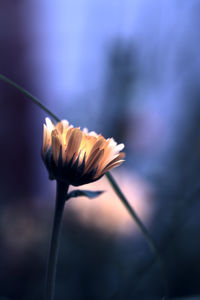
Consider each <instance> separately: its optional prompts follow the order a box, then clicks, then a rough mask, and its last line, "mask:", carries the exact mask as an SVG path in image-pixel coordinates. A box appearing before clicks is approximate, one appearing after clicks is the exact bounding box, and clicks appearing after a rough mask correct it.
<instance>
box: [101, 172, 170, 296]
mask: <svg viewBox="0 0 200 300" xmlns="http://www.w3.org/2000/svg"><path fill="white" fill-rule="evenodd" d="M106 177H107V179H108V180H109V182H110V184H111V185H112V187H113V189H114V190H115V192H116V194H117V195H118V197H119V198H120V200H121V201H122V203H123V204H124V206H125V207H126V209H127V210H128V212H129V213H130V215H131V216H132V218H133V219H134V221H135V222H136V224H137V225H138V227H139V228H140V230H141V232H142V233H143V235H144V236H145V238H146V241H147V242H148V244H149V246H150V248H151V249H152V251H153V253H154V255H155V257H156V258H157V261H158V263H159V267H160V270H161V274H162V277H163V278H162V279H163V288H164V291H165V296H166V297H167V295H168V285H167V279H166V274H165V269H164V263H163V260H162V258H161V256H160V253H159V251H158V249H157V246H156V244H155V242H154V240H153V239H152V237H151V235H150V233H149V232H148V230H147V229H146V227H145V226H144V224H143V223H142V221H141V220H140V218H139V217H138V215H137V214H136V212H135V210H134V209H133V207H132V206H131V205H130V203H129V202H128V200H127V199H126V197H125V196H124V194H123V193H122V191H121V189H120V188H119V186H118V184H117V183H116V181H115V179H114V178H113V176H112V175H111V173H109V172H107V173H106Z"/></svg>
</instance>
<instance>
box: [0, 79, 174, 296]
mask: <svg viewBox="0 0 200 300" xmlns="http://www.w3.org/2000/svg"><path fill="white" fill-rule="evenodd" d="M0 79H1V80H3V81H4V82H7V83H8V84H9V85H11V86H13V87H15V88H16V89H17V90H19V91H20V92H21V93H23V94H24V95H26V96H27V97H28V98H29V99H30V100H31V101H33V102H34V103H35V104H37V105H38V106H39V107H40V108H41V109H43V110H44V111H46V112H47V113H48V114H49V115H50V116H51V117H52V118H54V119H55V120H56V121H57V122H59V121H60V119H59V118H58V117H57V116H56V115H54V114H53V113H52V112H51V111H50V110H49V109H48V108H46V106H44V105H43V104H42V103H41V102H40V101H39V100H38V99H37V98H36V97H34V96H33V95H32V94H30V93H29V92H28V91H27V90H25V89H24V88H22V87H21V86H19V85H18V84H16V83H15V82H13V81H12V80H10V79H9V78H7V77H6V76H4V75H2V74H0ZM106 177H107V179H108V181H109V182H110V184H111V186H112V188H113V189H114V191H115V193H116V194H117V195H118V197H119V198H120V200H121V201H122V203H123V204H124V206H125V207H126V209H127V210H128V212H129V213H130V215H131V216H132V218H133V220H134V221H135V222H136V224H137V225H138V227H139V228H140V230H141V232H142V233H143V235H144V237H145V238H146V240H147V242H148V244H149V246H150V247H151V249H152V251H153V253H154V254H155V257H156V258H157V261H158V262H159V266H160V270H161V273H162V277H163V285H164V289H165V296H167V295H168V287H167V279H166V275H165V271H164V264H163V261H162V258H161V256H160V254H159V251H158V249H157V247H156V245H155V243H154V241H153V239H152V238H151V235H150V234H149V232H148V230H147V229H146V227H145V226H144V224H143V223H142V221H141V220H140V218H139V217H138V215H137V214H136V212H135V211H134V209H133V208H132V207H131V206H130V204H129V202H128V200H127V199H126V197H125V196H124V194H123V193H122V191H121V190H120V188H119V186H118V184H117V183H116V181H115V180H114V178H113V177H112V175H111V174H110V172H107V173H106Z"/></svg>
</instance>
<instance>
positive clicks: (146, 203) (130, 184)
mask: <svg viewBox="0 0 200 300" xmlns="http://www.w3.org/2000/svg"><path fill="white" fill-rule="evenodd" d="M114 176H115V178H116V180H117V181H118V182H120V187H121V189H122V191H123V193H124V194H125V196H126V197H127V199H128V200H129V202H130V204H131V205H132V206H133V208H134V209H135V211H136V212H137V214H138V215H139V217H140V218H141V219H142V220H143V222H144V223H145V224H146V225H147V224H149V223H150V222H151V220H152V215H153V210H154V205H153V204H154V203H153V201H152V198H153V194H154V192H153V189H152V187H151V186H150V185H149V184H148V183H147V182H145V181H144V180H143V179H142V178H140V177H138V176H137V175H136V174H134V173H132V172H127V171H125V170H121V169H120V170H117V171H116V172H115V174H114ZM81 189H83V190H84V189H86V190H88V189H89V190H94V191H95V190H104V191H105V193H103V194H102V195H100V196H98V197H97V198H96V199H87V198H86V197H79V198H74V199H71V200H72V201H71V200H70V201H69V202H67V210H66V214H65V216H66V220H67V219H68V214H70V213H71V211H73V214H74V213H75V214H76V215H77V217H78V219H79V220H80V222H81V223H82V224H83V225H85V226H88V227H92V228H96V229H98V230H100V231H102V232H106V233H108V234H114V235H126V234H140V231H139V229H138V226H137V225H136V224H135V222H134V221H133V219H132V217H131V216H130V214H129V213H128V211H127V209H126V208H125V207H124V205H123V204H122V202H121V201H120V199H119V198H118V196H117V195H116V194H115V192H114V191H113V189H112V187H111V185H110V183H109V182H108V180H107V179H106V178H105V177H103V178H102V179H100V180H98V181H96V182H95V183H93V184H92V185H85V186H84V187H82V188H81Z"/></svg>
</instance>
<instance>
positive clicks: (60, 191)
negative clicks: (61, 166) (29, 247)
mask: <svg viewBox="0 0 200 300" xmlns="http://www.w3.org/2000/svg"><path fill="white" fill-rule="evenodd" d="M67 190H68V186H67V187H66V184H64V183H62V182H59V181H57V191H56V206H55V214H54V220H53V230H52V236H51V243H50V248H49V258H48V263H47V275H46V288H45V300H53V299H54V290H55V279H56V265H57V260H58V250H59V238H60V229H61V223H62V215H63V211H64V205H65V198H66V194H67Z"/></svg>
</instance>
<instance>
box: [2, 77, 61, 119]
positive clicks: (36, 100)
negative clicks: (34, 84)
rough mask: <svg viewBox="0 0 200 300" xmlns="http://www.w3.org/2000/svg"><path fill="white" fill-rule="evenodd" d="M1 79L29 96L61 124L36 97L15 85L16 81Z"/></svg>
mask: <svg viewBox="0 0 200 300" xmlns="http://www.w3.org/2000/svg"><path fill="white" fill-rule="evenodd" d="M0 79H1V80H3V81H4V82H6V83H8V84H9V85H11V86H13V87H14V88H16V89H17V90H18V91H20V92H21V93H22V94H24V95H25V96H27V97H28V98H29V99H30V100H32V101H33V102H34V103H35V104H37V105H38V106H39V107H40V108H41V109H43V110H44V111H46V113H47V114H48V115H50V116H51V117H52V118H53V119H55V120H56V121H57V122H59V118H58V117H57V116H56V115H54V114H53V113H52V112H51V111H50V110H49V109H48V108H47V107H46V106H44V105H43V104H42V103H41V102H40V101H39V100H38V99H37V98H36V97H35V96H33V95H32V94H31V93H29V92H28V91H27V90H25V89H24V88H23V87H21V86H20V85H18V84H17V83H15V82H14V81H12V80H10V79H9V78H7V77H6V76H4V75H2V74H0Z"/></svg>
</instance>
